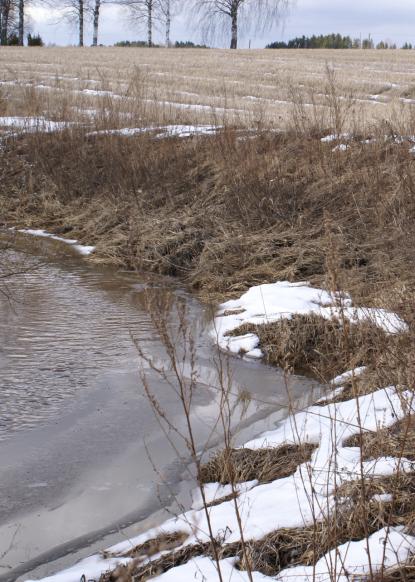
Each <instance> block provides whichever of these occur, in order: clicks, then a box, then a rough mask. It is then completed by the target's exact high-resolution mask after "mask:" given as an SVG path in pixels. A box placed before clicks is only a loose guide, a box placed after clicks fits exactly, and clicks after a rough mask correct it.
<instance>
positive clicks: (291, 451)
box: [200, 444, 315, 485]
mask: <svg viewBox="0 0 415 582" xmlns="http://www.w3.org/2000/svg"><path fill="white" fill-rule="evenodd" d="M314 449H315V446H314V445H309V444H304V445H284V446H281V447H277V448H273V449H258V450H255V451H254V450H251V449H231V450H229V451H228V450H225V451H221V452H220V453H218V454H217V455H215V456H214V457H213V458H212V459H210V460H209V461H208V462H207V463H205V464H204V465H202V467H201V473H200V479H201V481H202V482H203V483H212V482H213V483H215V482H218V483H221V484H222V485H226V484H227V483H244V482H245V481H251V480H253V479H257V480H258V481H259V482H260V483H269V482H271V481H274V480H275V479H281V478H283V477H288V476H289V475H292V474H293V473H295V471H296V469H297V467H298V466H299V465H301V464H302V463H306V462H307V461H309V460H310V458H311V455H312V453H313V451H314Z"/></svg>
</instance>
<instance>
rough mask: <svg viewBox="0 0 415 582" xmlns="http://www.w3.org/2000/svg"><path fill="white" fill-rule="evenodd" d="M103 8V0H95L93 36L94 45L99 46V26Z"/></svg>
mask: <svg viewBox="0 0 415 582" xmlns="http://www.w3.org/2000/svg"><path fill="white" fill-rule="evenodd" d="M100 10H101V0H95V5H94V10H93V14H92V17H93V36H92V46H98V27H99V16H100Z"/></svg>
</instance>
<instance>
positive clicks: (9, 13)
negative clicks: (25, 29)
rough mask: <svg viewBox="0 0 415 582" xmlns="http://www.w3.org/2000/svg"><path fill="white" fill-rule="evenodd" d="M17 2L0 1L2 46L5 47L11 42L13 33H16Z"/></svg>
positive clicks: (0, 37) (12, 0) (0, 42)
mask: <svg viewBox="0 0 415 582" xmlns="http://www.w3.org/2000/svg"><path fill="white" fill-rule="evenodd" d="M15 24H16V1H15V0H0V44H1V45H2V46H5V45H7V44H8V42H9V37H10V34H11V33H12V32H15Z"/></svg>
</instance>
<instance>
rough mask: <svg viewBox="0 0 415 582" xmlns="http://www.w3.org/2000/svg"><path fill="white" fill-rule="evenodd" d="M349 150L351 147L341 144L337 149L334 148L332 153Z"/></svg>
mask: <svg viewBox="0 0 415 582" xmlns="http://www.w3.org/2000/svg"><path fill="white" fill-rule="evenodd" d="M349 148H350V146H349V145H348V144H346V143H341V144H339V145H337V146H336V147H334V148H333V149H332V150H331V151H332V152H346V151H347V150H348V149H349Z"/></svg>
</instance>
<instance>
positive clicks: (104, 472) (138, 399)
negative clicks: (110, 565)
mask: <svg viewBox="0 0 415 582" xmlns="http://www.w3.org/2000/svg"><path fill="white" fill-rule="evenodd" d="M2 256H3V259H2V260H3V261H4V260H7V261H8V263H9V265H13V268H14V270H16V271H24V272H23V273H20V274H17V275H16V276H14V277H12V278H10V279H8V280H7V285H6V286H3V287H2V288H1V289H0V291H1V292H0V369H1V377H0V580H1V581H2V582H6V581H7V582H9V581H10V582H12V581H13V582H14V581H16V580H25V579H27V578H29V577H30V578H33V577H37V576H39V577H40V576H43V575H46V574H48V573H51V572H53V571H55V570H57V569H59V568H61V567H63V566H65V565H68V564H70V563H73V562H74V561H76V560H77V559H79V558H81V557H83V556H85V555H87V554H89V553H91V552H93V551H97V550H99V549H103V548H105V547H106V546H108V545H110V544H111V543H115V542H116V541H119V540H120V539H121V537H122V536H129V535H135V534H137V533H139V532H141V531H143V530H144V529H146V528H147V527H148V526H149V525H154V524H155V523H158V522H159V521H160V520H162V519H164V518H165V516H166V515H167V512H168V511H175V510H177V507H178V505H177V504H178V503H182V504H184V505H185V506H186V505H189V504H190V503H191V498H190V493H189V492H190V491H191V489H192V487H193V485H194V484H193V481H192V474H191V471H190V469H189V466H188V461H189V459H188V453H187V450H186V447H185V445H184V443H183V442H182V441H181V440H180V439H179V438H177V437H176V438H175V437H174V435H173V434H171V436H172V438H173V440H174V445H175V448H173V447H172V446H170V445H169V443H168V441H167V440H166V436H165V435H164V434H163V432H162V430H161V429H160V426H159V424H158V422H157V421H156V418H155V416H154V414H153V412H152V409H151V406H150V405H149V402H148V399H147V397H146V394H145V390H144V387H143V383H142V381H141V374H142V372H143V370H144V372H145V374H146V378H147V382H148V385H149V386H150V387H151V390H152V392H153V393H154V395H155V396H156V397H157V399H158V401H159V403H160V405H161V406H162V408H163V409H164V410H165V411H166V412H167V413H168V416H169V419H170V421H171V423H172V424H173V425H174V427H175V428H177V429H178V430H182V429H184V427H185V423H184V417H183V413H182V408H181V405H180V401H179V399H178V397H177V394H176V393H175V390H174V387H175V377H174V375H173V374H172V372H171V371H170V369H169V366H168V360H167V356H166V354H165V349H164V348H163V345H162V342H161V341H160V340H159V337H158V334H157V333H156V330H155V329H154V325H153V324H152V319H151V317H150V315H149V311H148V308H147V305H148V300H149V298H150V299H151V300H153V301H161V300H162V301H163V302H164V303H165V302H166V301H167V303H168V304H169V305H171V306H174V305H175V302H179V303H180V305H185V307H186V312H187V319H188V321H189V327H190V329H191V330H192V334H193V337H194V338H195V348H196V354H197V361H196V363H195V370H196V372H197V380H198V381H197V386H196V389H195V392H194V400H193V411H192V423H193V426H194V431H195V436H196V440H197V443H198V446H199V447H200V448H203V447H206V448H207V449H212V448H214V447H215V446H218V445H220V443H221V434H220V431H219V430H218V429H217V427H215V423H216V420H217V409H218V401H219V398H220V391H219V390H218V388H219V383H218V381H217V372H216V368H217V363H218V358H222V363H224V358H223V356H219V354H218V353H217V350H216V349H215V346H214V344H213V342H212V339H211V337H210V335H209V333H208V329H207V328H208V325H207V324H208V323H209V320H210V316H211V310H210V309H209V308H208V307H204V306H202V305H201V304H200V303H199V302H198V301H196V300H195V299H194V298H193V297H191V296H190V295H188V294H186V293H185V292H184V291H183V290H182V289H180V288H179V287H178V286H177V284H175V283H173V282H172V281H170V280H166V279H155V278H148V277H144V276H140V275H138V274H136V273H127V272H119V271H115V270H113V269H108V268H99V267H96V266H91V265H90V264H89V263H88V261H86V260H83V259H81V258H80V257H79V256H77V255H76V254H74V251H73V250H72V249H71V247H69V246H66V245H64V244H61V243H57V242H54V241H50V240H42V241H41V240H37V239H36V241H35V242H34V241H33V239H32V238H31V239H30V240H29V238H28V237H25V236H21V237H18V239H16V240H14V241H13V246H12V249H8V250H3V251H2ZM169 319H170V323H171V325H172V327H173V329H174V328H175V327H177V319H176V316H175V309H174V308H173V307H172V310H171V312H170V315H169ZM132 338H134V340H135V341H136V343H137V344H138V345H139V346H140V349H142V350H143V352H144V353H145V354H146V355H147V356H151V357H152V358H153V359H154V361H155V362H156V364H157V366H159V367H161V368H164V369H165V371H166V373H165V375H164V377H162V376H160V375H159V374H158V373H156V372H155V371H154V370H152V369H151V367H149V366H148V364H146V363H145V361H144V360H143V359H142V358H140V357H139V354H138V351H137V347H136V346H135V345H134V342H133V340H132ZM183 348H184V346H183V345H181V342H180V341H178V342H177V349H178V353H179V354H180V355H182V354H183ZM226 365H227V364H226ZM190 369H191V367H190V364H189V363H188V362H186V363H185V365H184V368H183V370H184V375H186V374H189V373H190ZM229 373H230V374H231V376H232V382H233V384H232V393H233V394H234V395H235V396H234V397H233V398H234V403H235V407H236V409H235V415H234V416H235V420H234V431H235V435H236V436H235V439H236V440H235V442H236V443H237V444H238V443H242V442H243V441H244V440H246V439H247V438H251V437H252V436H254V435H256V434H258V433H260V432H262V431H263V430H267V429H268V428H272V427H273V426H274V425H275V423H276V422H277V421H278V420H280V419H281V418H283V417H284V416H285V415H286V410H287V404H288V401H289V400H290V401H291V403H294V404H295V405H296V406H298V407H302V406H305V405H307V404H308V403H310V402H311V401H312V400H313V399H314V398H315V394H316V390H318V386H316V385H315V383H313V382H312V381H311V380H307V379H304V378H300V377H293V378H291V379H290V384H289V393H290V397H288V394H287V385H286V381H285V379H284V376H283V374H282V373H281V372H280V371H278V370H275V369H272V368H269V367H267V366H264V365H262V364H260V363H257V362H246V361H244V360H242V359H237V358H233V359H231V360H229ZM241 390H244V391H248V392H249V394H250V402H249V405H248V407H247V410H242V407H243V406H244V405H243V404H240V405H239V404H238V403H237V401H238V399H237V395H238V393H239V392H240V391H241ZM245 404H246V401H245ZM155 468H156V471H155V470H154V469H155ZM29 573H30V575H29Z"/></svg>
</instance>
